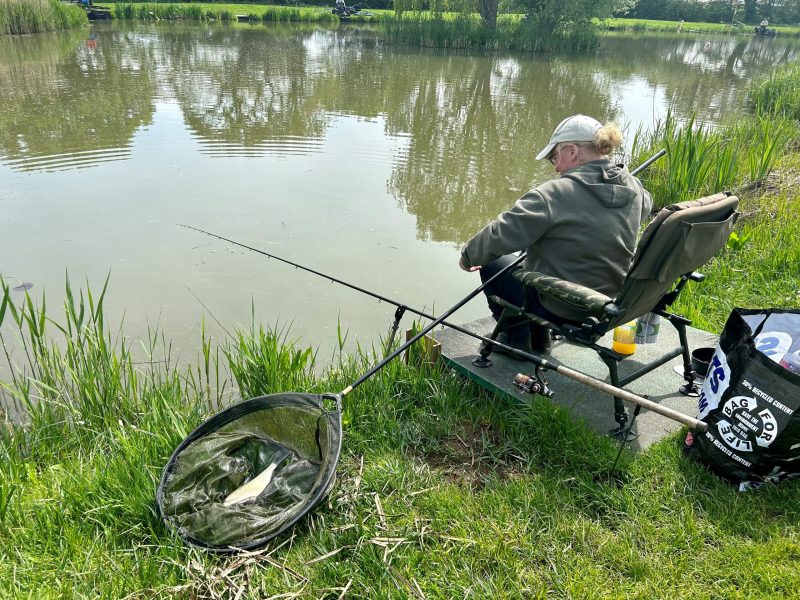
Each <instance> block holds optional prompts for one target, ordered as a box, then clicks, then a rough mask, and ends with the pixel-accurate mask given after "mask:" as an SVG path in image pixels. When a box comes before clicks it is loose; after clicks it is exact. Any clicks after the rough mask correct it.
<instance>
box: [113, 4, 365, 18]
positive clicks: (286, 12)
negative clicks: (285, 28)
mask: <svg viewBox="0 0 800 600" xmlns="http://www.w3.org/2000/svg"><path fill="white" fill-rule="evenodd" d="M105 6H108V7H109V8H112V9H113V15H114V18H116V19H123V20H139V21H156V20H166V21H172V20H187V21H217V22H223V23H226V22H231V21H237V20H238V16H239V15H243V16H245V17H247V20H248V21H250V22H252V23H260V22H264V23H268V22H280V21H282V22H301V23H336V22H338V21H339V17H338V16H336V15H334V14H333V13H332V12H331V10H330V8H329V7H322V6H302V7H295V6H271V5H259V4H221V3H210V2H209V3H167V2H154V3H147V2H145V3H141V2H132V3H116V4H106V5H105ZM370 12H372V11H370ZM359 19H362V20H363V17H353V20H359Z"/></svg>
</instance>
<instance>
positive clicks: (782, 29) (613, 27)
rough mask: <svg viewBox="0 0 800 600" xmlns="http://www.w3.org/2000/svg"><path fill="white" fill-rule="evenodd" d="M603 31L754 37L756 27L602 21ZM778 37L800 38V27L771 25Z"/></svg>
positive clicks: (676, 22) (620, 20)
mask: <svg viewBox="0 0 800 600" xmlns="http://www.w3.org/2000/svg"><path fill="white" fill-rule="evenodd" d="M597 23H598V26H599V27H600V28H601V29H604V30H607V31H634V32H644V31H656V32H664V33H715V34H716V33H734V34H742V35H753V34H754V32H755V26H754V25H742V24H741V23H737V24H735V25H734V24H731V23H703V22H688V21H687V22H683V21H654V20H651V19H622V18H619V19H601V20H598V21H597ZM770 29H775V30H776V31H778V35H789V36H792V37H796V36H800V27H797V26H790V25H770Z"/></svg>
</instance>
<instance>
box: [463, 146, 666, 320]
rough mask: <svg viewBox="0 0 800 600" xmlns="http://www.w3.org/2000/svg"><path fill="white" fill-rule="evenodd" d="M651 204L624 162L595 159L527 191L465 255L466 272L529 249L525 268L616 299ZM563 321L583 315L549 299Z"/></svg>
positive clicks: (468, 246) (546, 302)
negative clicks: (468, 269)
mask: <svg viewBox="0 0 800 600" xmlns="http://www.w3.org/2000/svg"><path fill="white" fill-rule="evenodd" d="M652 206H653V200H652V198H651V197H650V193H649V192H648V191H647V190H645V189H644V187H643V186H642V184H641V182H639V180H638V179H637V178H636V177H634V176H632V175H631V174H630V172H629V171H628V169H627V168H626V167H625V166H623V165H615V164H613V163H612V162H611V161H610V160H606V159H604V160H596V161H592V162H589V163H586V164H584V165H581V166H580V167H576V168H574V169H570V170H569V171H565V172H564V173H563V174H562V175H561V177H558V178H557V179H552V180H550V181H547V182H545V183H543V184H542V185H540V186H538V187H537V188H534V189H532V190H530V191H529V192H528V193H527V194H525V195H524V196H522V198H520V199H519V200H517V202H516V204H514V206H513V207H512V208H511V209H510V210H507V211H506V212H504V213H502V214H500V215H499V216H498V217H497V219H496V220H495V221H494V222H492V223H489V225H487V226H486V227H484V228H483V229H482V230H481V231H479V232H478V233H477V235H475V236H474V237H473V238H472V239H471V240H470V241H469V242H467V244H466V245H465V246H464V248H463V249H462V250H461V255H462V259H463V263H464V265H465V266H467V267H471V266H478V265H485V264H488V263H490V262H492V261H493V260H495V259H497V258H499V257H501V256H503V255H506V254H510V253H512V252H517V251H519V250H527V252H528V256H527V258H526V259H525V268H526V269H529V270H532V271H539V272H541V273H545V274H547V275H552V276H554V277H558V278H560V279H565V280H567V281H571V282H574V283H578V284H580V285H584V286H586V287H589V288H592V289H594V290H597V291H599V292H602V293H604V294H606V295H607V296H610V297H612V298H614V297H616V295H617V294H618V293H619V291H620V289H621V288H622V282H623V279H624V278H625V273H626V272H627V270H628V267H629V266H630V263H631V259H632V258H633V254H634V251H635V249H636V240H637V238H638V236H639V229H640V228H641V225H642V223H643V222H644V221H645V219H646V218H647V217H648V215H649V214H650V210H651V208H652ZM542 303H543V304H544V306H545V307H546V308H547V309H548V310H550V311H552V312H554V313H556V314H558V315H560V316H562V317H564V318H580V315H579V314H578V313H575V312H574V311H573V310H570V309H568V308H567V307H565V306H564V305H562V304H560V303H558V302H557V301H555V300H552V299H546V298H543V299H542Z"/></svg>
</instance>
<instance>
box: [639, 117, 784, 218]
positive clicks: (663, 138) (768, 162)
mask: <svg viewBox="0 0 800 600" xmlns="http://www.w3.org/2000/svg"><path fill="white" fill-rule="evenodd" d="M799 133H800V128H798V123H797V121H795V120H791V119H786V118H783V117H781V116H774V115H766V114H761V113H760V112H759V113H756V114H750V115H749V116H746V117H744V118H740V119H736V120H732V121H728V122H725V123H722V124H721V125H719V126H717V127H712V126H710V125H708V124H705V123H702V122H698V121H696V119H695V118H694V117H691V118H689V120H688V121H686V122H680V121H679V120H678V119H677V118H676V117H675V115H674V114H673V113H671V112H670V113H668V114H667V116H666V118H665V119H663V120H662V121H660V122H658V123H657V124H656V127H655V128H654V129H652V130H649V131H647V132H642V131H639V132H637V133H636V135H635V136H634V140H633V144H632V156H633V159H632V161H631V162H632V163H637V162H640V161H641V160H643V159H645V158H647V157H648V156H650V155H652V154H653V153H654V152H655V151H656V150H658V149H660V148H664V149H666V151H667V155H666V157H665V160H662V161H659V162H658V163H656V164H654V165H653V166H652V167H650V168H649V169H648V170H647V171H645V172H644V173H643V174H642V180H643V181H644V183H645V185H646V187H647V188H648V189H649V190H650V191H651V193H652V194H653V200H654V203H655V205H656V208H660V207H662V206H666V205H668V204H672V203H674V202H681V201H683V200H691V199H694V198H699V197H702V196H705V195H708V194H712V193H716V192H719V191H722V190H732V191H737V190H740V189H742V188H744V187H747V186H757V185H759V182H761V181H762V180H763V179H764V178H766V177H767V176H768V175H769V173H770V172H771V171H772V170H773V169H774V168H775V165H776V164H777V163H778V161H779V160H780V159H781V157H782V156H784V154H785V153H786V152H787V151H788V150H789V149H790V148H791V146H792V144H794V143H796V140H798V135H799Z"/></svg>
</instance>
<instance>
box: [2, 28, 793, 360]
mask: <svg viewBox="0 0 800 600" xmlns="http://www.w3.org/2000/svg"><path fill="white" fill-rule="evenodd" d="M709 42H710V43H709ZM797 53H798V47H797V46H796V45H795V44H793V43H791V42H786V41H783V40H778V39H763V38H757V37H755V36H749V37H741V38H729V37H719V38H709V37H687V36H686V35H684V36H682V37H669V36H667V37H662V36H659V37H643V38H634V37H609V38H606V39H604V41H603V44H602V48H601V49H600V50H599V51H598V52H597V53H595V54H592V55H591V56H583V57H578V58H575V57H535V56H529V55H520V54H510V53H500V54H483V53H464V52H440V51H432V50H423V49H416V48H414V49H408V48H397V47H388V46H385V45H382V44H381V43H380V42H379V41H378V40H377V38H376V36H375V33H374V32H372V31H369V30H364V29H358V28H351V27H340V28H337V29H320V28H316V27H300V26H296V27H261V26H258V27H249V26H247V27H231V28H222V27H206V26H200V25H196V26H190V25H178V26H170V25H163V24H159V25H137V26H134V27H130V26H128V27H125V26H120V25H119V24H103V25H102V26H97V27H95V28H94V29H92V30H91V31H90V32H86V31H84V32H78V33H75V32H73V33H67V34H42V35H36V36H24V37H13V38H12V37H5V38H2V39H0V106H2V109H0V274H2V277H3V278H5V280H6V281H7V282H8V283H9V284H10V285H11V286H12V287H21V286H22V285H23V284H32V286H33V287H32V289H31V290H30V292H31V293H33V294H36V295H39V294H41V293H43V292H46V293H47V298H48V306H50V307H54V306H56V305H57V304H58V302H59V301H60V299H61V297H62V296H63V292H62V290H63V287H64V280H65V273H68V274H69V277H70V279H71V281H72V283H73V286H81V285H82V286H86V285H89V286H90V287H91V288H92V289H95V290H99V288H100V287H101V286H102V283H103V281H104V280H105V278H106V276H107V275H108V274H109V273H110V277H111V281H110V287H109V292H108V295H107V299H106V307H107V312H108V313H109V321H110V322H111V323H112V324H113V326H116V325H118V324H119V322H120V321H121V320H122V319H123V318H124V323H125V325H124V328H125V331H126V333H127V334H129V335H131V336H133V337H137V336H140V335H143V334H144V332H146V330H147V327H148V324H151V325H152V324H160V326H162V327H163V328H164V329H165V330H166V333H167V336H168V337H169V338H171V339H173V341H174V351H175V350H177V351H180V352H181V353H182V354H183V355H184V356H193V355H194V353H195V352H196V351H197V348H198V346H199V337H200V335H199V324H200V322H201V320H202V319H204V318H205V320H206V321H209V322H210V325H209V327H210V328H211V329H212V331H214V332H216V333H217V334H221V329H220V328H219V327H218V326H217V325H216V324H214V323H213V322H212V321H213V319H216V320H218V321H219V322H220V323H221V324H223V325H224V326H225V327H226V328H229V329H230V328H233V327H236V326H237V325H239V324H241V325H247V324H248V323H249V322H250V319H251V306H252V307H254V310H255V317H256V319H257V320H258V321H260V322H263V323H265V324H277V325H279V326H288V325H289V324H291V327H290V332H289V335H290V337H295V338H300V339H301V341H302V343H304V344H307V345H311V346H315V347H319V349H320V354H319V356H320V359H321V360H323V361H324V360H326V359H327V357H328V356H330V353H331V352H332V350H333V349H334V347H335V346H336V343H337V327H338V324H339V323H341V325H342V327H343V329H344V330H345V331H347V330H349V332H350V334H349V337H348V340H349V343H350V344H352V342H353V340H354V339H356V338H357V339H358V340H359V341H360V342H362V343H366V344H369V343H371V342H373V341H375V340H377V339H378V337H379V336H380V335H381V334H382V333H384V332H385V331H386V329H387V328H388V326H389V324H390V321H391V316H392V315H393V313H394V307H391V306H387V305H386V304H379V303H377V302H375V301H374V300H371V299H369V298H366V297H363V296H361V295H359V294H357V293H355V292H352V291H349V290H347V289H343V288H340V287H338V286H336V285H333V284H331V283H330V282H328V281H326V280H324V279H320V278H317V277H314V276H312V275H309V274H307V273H303V272H301V271H298V270H295V269H292V268H289V267H286V266H285V265H282V264H280V263H278V262H275V261H270V260H268V259H266V258H264V257H260V256H257V255H255V254H253V253H247V252H245V251H241V250H240V249H237V248H234V247H232V246H230V245H229V244H225V243H222V242H218V241H215V240H213V239H210V238H208V237H204V236H202V235H200V234H197V233H194V232H191V231H189V230H186V229H181V228H179V227H177V226H176V225H177V224H180V223H185V224H189V225H192V226H195V227H200V228H204V229H208V230H210V231H213V232H216V233H219V234H220V235H224V236H226V237H230V238H233V239H236V240H240V241H242V242H244V243H246V244H249V245H253V246H257V247H259V248H263V249H264V250H266V251H267V252H271V253H274V254H278V255H280V256H283V257H286V258H288V259H290V260H293V261H297V262H300V263H303V264H306V265H309V266H311V267H313V268H315V269H317V270H320V271H323V272H327V273H330V274H332V275H336V276H337V277H339V278H342V279H345V280H350V281H352V282H354V283H356V284H358V285H360V286H362V287H365V288H369V289H373V290H375V291H376V292H379V293H380V294H383V295H386V296H389V297H391V298H394V299H396V300H398V301H400V302H405V303H408V304H410V305H412V306H416V307H418V308H425V309H427V310H430V311H437V312H442V311H443V310H444V309H445V308H447V307H449V306H450V305H452V304H454V303H455V302H456V301H457V300H458V299H459V298H461V297H462V296H464V295H466V293H467V292H469V291H470V290H471V289H473V288H474V287H475V286H476V285H478V278H477V275H475V274H466V273H463V272H462V271H460V270H459V269H458V267H457V260H458V248H459V246H460V244H462V243H463V242H464V241H465V240H466V239H468V238H469V237H470V236H471V235H472V234H473V233H474V232H475V231H477V230H478V229H479V228H480V227H482V226H483V225H485V224H486V223H487V222H488V221H490V220H491V219H492V218H493V217H494V216H496V215H497V214H498V213H499V212H500V211H502V210H503V209H504V208H506V207H508V206H509V205H511V204H512V203H513V202H514V200H515V199H516V198H517V197H518V196H519V195H520V194H522V193H523V192H524V191H525V190H526V189H527V188H528V187H530V186H531V185H533V184H535V183H536V182H538V181H541V180H543V179H545V178H548V177H551V176H553V172H552V169H551V168H550V166H549V164H546V163H545V164H542V163H536V162H535V161H534V160H533V157H534V155H535V153H536V151H537V150H539V149H540V147H541V146H543V145H544V144H545V143H546V140H547V138H548V137H549V134H550V132H551V131H552V129H553V127H554V126H555V125H556V124H557V123H558V122H559V121H560V120H561V119H562V118H563V117H565V116H567V115H569V114H573V113H577V112H584V113H588V114H591V115H594V116H595V117H597V118H599V119H601V120H612V119H613V120H615V121H616V122H617V123H619V124H621V125H622V126H624V127H625V128H626V130H627V131H628V132H629V133H632V132H634V131H635V130H636V129H637V128H638V127H640V126H642V127H645V128H648V127H652V125H653V123H654V121H655V120H656V119H659V118H663V116H664V115H665V114H666V111H667V110H668V109H669V108H672V110H673V111H675V112H676V113H677V114H678V115H681V116H688V115H689V114H691V113H692V112H693V111H694V112H697V113H698V114H699V115H700V116H701V117H702V118H703V119H706V120H710V121H715V120H717V119H719V118H721V117H723V116H725V115H728V114H731V113H732V112H735V111H738V110H740V106H741V100H742V95H743V90H744V89H745V86H746V85H747V83H748V82H749V81H750V80H751V79H752V78H753V77H755V76H757V75H759V74H761V73H764V72H766V71H768V70H769V69H770V68H771V67H772V66H773V65H775V64H779V63H783V62H787V61H791V60H795V59H796V58H797ZM15 294H16V295H17V297H18V298H22V297H23V295H24V292H22V291H19V292H15ZM485 313H486V310H485V307H484V305H483V303H482V301H481V300H480V299H476V300H475V301H474V302H473V303H471V304H470V305H468V306H467V307H465V308H464V309H463V310H462V311H461V312H460V313H459V314H458V315H457V316H456V317H454V320H456V321H468V320H471V319H474V318H477V317H479V316H484V315H485ZM407 319H408V317H407ZM351 347H352V346H351Z"/></svg>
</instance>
